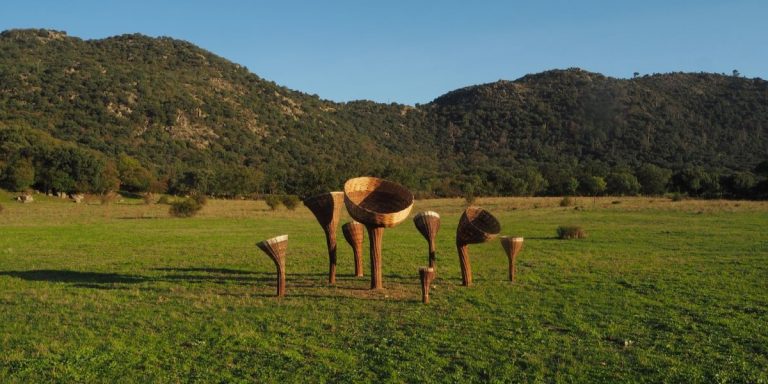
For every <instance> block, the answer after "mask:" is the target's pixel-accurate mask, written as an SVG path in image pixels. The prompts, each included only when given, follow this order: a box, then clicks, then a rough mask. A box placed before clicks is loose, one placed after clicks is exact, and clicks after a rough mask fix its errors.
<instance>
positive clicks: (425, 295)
mask: <svg viewBox="0 0 768 384" xmlns="http://www.w3.org/2000/svg"><path fill="white" fill-rule="evenodd" d="M434 278H435V269H434V268H429V267H421V268H419V279H421V301H422V302H423V303H424V304H429V287H430V285H431V284H432V280H433V279H434Z"/></svg>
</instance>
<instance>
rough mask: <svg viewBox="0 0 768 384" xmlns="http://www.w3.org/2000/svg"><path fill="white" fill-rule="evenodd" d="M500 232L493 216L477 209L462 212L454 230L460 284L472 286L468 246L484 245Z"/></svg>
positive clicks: (471, 208) (499, 227) (499, 226)
mask: <svg viewBox="0 0 768 384" xmlns="http://www.w3.org/2000/svg"><path fill="white" fill-rule="evenodd" d="M500 231H501V225H500V224H499V221H498V220H496V218H495V217H493V215H491V214H490V213H488V211H486V210H484V209H482V208H479V207H469V208H467V209H466V210H464V214H462V215H461V219H460V220H459V227H458V228H456V248H457V249H458V251H459V264H460V266H461V284H462V285H464V286H470V285H472V266H471V265H470V263H469V252H468V249H467V246H468V245H469V244H477V243H484V242H486V241H488V240H491V239H493V238H494V237H496V235H498V234H499V232H500Z"/></svg>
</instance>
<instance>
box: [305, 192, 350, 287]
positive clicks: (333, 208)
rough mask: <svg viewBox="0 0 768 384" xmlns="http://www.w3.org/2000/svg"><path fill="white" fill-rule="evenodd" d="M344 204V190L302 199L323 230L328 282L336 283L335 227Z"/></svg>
mask: <svg viewBox="0 0 768 384" xmlns="http://www.w3.org/2000/svg"><path fill="white" fill-rule="evenodd" d="M343 204H344V192H327V193H321V194H319V195H315V196H312V197H308V198H306V199H304V205H305V206H306V207H307V208H309V210H310V211H312V213H313V214H314V215H315V218H316V219H317V221H318V223H320V226H321V227H323V231H324V232H325V243H326V246H327V247H328V283H329V284H331V285H333V284H336V227H338V225H339V218H340V217H341V207H342V205H343Z"/></svg>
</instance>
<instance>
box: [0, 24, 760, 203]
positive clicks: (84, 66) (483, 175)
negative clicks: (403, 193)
mask: <svg viewBox="0 0 768 384" xmlns="http://www.w3.org/2000/svg"><path fill="white" fill-rule="evenodd" d="M363 174H366V175H375V176H380V177H386V178H390V179H393V180H397V181H399V182H401V183H404V184H406V185H407V186H409V187H410V188H412V189H413V190H414V191H415V192H417V193H418V194H420V195H424V196H455V195H462V194H476V195H541V194H551V195H573V194H581V195H599V194H617V195H631V194H638V193H645V194H662V193H666V192H680V193H684V194H689V195H692V196H704V197H752V198H755V197H756V198H765V197H766V196H768V181H766V179H768V82H766V81H764V80H762V79H746V78H743V77H740V76H739V75H738V73H737V72H736V71H734V73H733V74H730V75H724V74H708V73H697V74H686V73H672V74H654V75H643V76H635V77H634V78H632V79H626V80H624V79H615V78H610V77H605V76H602V75H600V74H596V73H590V72H587V71H583V70H579V69H567V70H553V71H547V72H543V73H539V74H534V75H528V76H525V77H523V78H521V79H518V80H515V81H499V82H496V83H492V84H483V85H477V86H472V87H467V88H463V89H459V90H456V91H453V92H450V93H448V94H446V95H443V96H440V97H438V98H437V99H435V100H434V101H432V102H431V103H428V104H425V105H416V106H415V107H412V106H406V105H399V104H379V103H374V102H370V101H354V102H349V103H335V102H331V101H328V100H323V99H321V98H319V97H318V96H316V95H308V94H304V93H301V92H297V91H294V90H290V89H287V88H285V87H281V86H279V85H277V84H275V83H273V82H270V81H267V80H264V79H262V78H260V77H258V76H257V75H255V74H253V73H251V72H249V71H248V69H247V68H245V67H243V66H240V65H238V64H235V63H232V62H229V61H227V60H226V59H223V58H221V57H218V56H216V55H214V54H212V53H210V52H207V51H205V50H203V49H200V48H198V47H196V46H194V45H192V44H190V43H187V42H184V41H180V40H175V39H171V38H166V37H161V38H150V37H147V36H143V35H139V34H134V35H123V36H117V37H111V38H107V39H101V40H82V39H79V38H76V37H70V36H67V35H66V33H64V32H59V31H51V30H10V31H5V32H2V33H0V186H2V187H3V188H6V189H10V190H25V189H29V188H34V189H38V190H41V191H51V192H67V193H72V192H89V193H105V192H108V191H112V190H118V189H119V190H125V191H131V192H144V191H154V192H168V193H175V194H187V193H191V192H201V193H206V194H209V195H215V196H247V195H251V194H254V193H259V194H261V193H290V194H297V195H301V196H305V195H309V194H312V193H315V192H319V191H327V190H332V189H338V188H340V187H341V185H342V183H343V181H344V180H345V179H347V178H349V177H352V176H357V175H363Z"/></svg>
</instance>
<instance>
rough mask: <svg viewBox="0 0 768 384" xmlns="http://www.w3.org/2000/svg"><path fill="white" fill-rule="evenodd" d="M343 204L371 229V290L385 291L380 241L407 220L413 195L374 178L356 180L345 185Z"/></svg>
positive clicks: (403, 188) (353, 215)
mask: <svg viewBox="0 0 768 384" xmlns="http://www.w3.org/2000/svg"><path fill="white" fill-rule="evenodd" d="M344 205H346V207H347V211H348V212H349V215H350V216H352V218H353V219H355V220H357V221H359V222H360V223H362V224H363V225H365V227H366V228H367V229H368V239H369V242H370V246H371V289H382V288H383V287H384V286H383V282H382V273H381V238H382V235H383V234H384V228H389V227H394V226H396V225H398V224H400V223H401V222H402V221H403V220H405V219H406V218H407V217H408V214H409V213H410V212H411V208H413V194H412V193H411V192H410V191H409V190H408V189H406V188H405V187H403V186H401V185H399V184H397V183H393V182H391V181H387V180H383V179H379V178H375V177H357V178H354V179H349V180H347V182H346V183H344Z"/></svg>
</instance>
